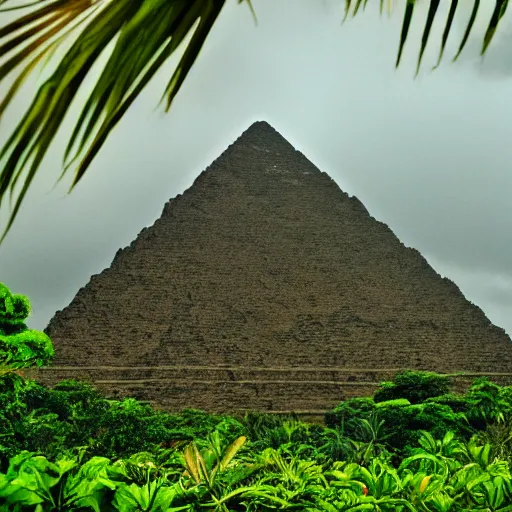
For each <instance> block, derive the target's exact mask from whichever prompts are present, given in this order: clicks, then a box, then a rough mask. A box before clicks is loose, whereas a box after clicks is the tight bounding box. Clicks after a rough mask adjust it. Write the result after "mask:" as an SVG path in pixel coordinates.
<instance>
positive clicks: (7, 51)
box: [0, 0, 254, 241]
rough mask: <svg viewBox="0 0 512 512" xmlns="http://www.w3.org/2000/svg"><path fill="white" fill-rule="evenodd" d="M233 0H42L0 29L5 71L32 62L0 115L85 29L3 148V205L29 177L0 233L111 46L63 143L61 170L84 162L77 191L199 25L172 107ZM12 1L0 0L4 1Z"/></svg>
mask: <svg viewBox="0 0 512 512" xmlns="http://www.w3.org/2000/svg"><path fill="white" fill-rule="evenodd" d="M225 1H226V0H41V1H36V2H32V3H31V4H27V5H28V6H29V7H30V8H31V9H32V12H30V13H29V14H26V15H22V16H20V17H19V18H18V19H16V20H15V21H13V22H11V23H9V24H7V25H6V26H5V27H2V28H1V29H0V57H2V58H6V60H5V62H3V63H2V65H1V66H0V80H1V79H4V78H5V77H6V76H8V75H10V74H11V73H12V72H13V71H14V70H16V68H18V66H19V65H20V64H22V63H26V65H25V67H24V68H23V69H22V70H21V71H20V72H19V73H18V75H17V76H16V77H15V79H14V81H13V85H12V86H11V87H10V89H9V91H8V93H7V95H6V97H5V98H3V99H2V101H1V103H0V117H1V115H2V113H3V112H4V111H5V110H6V108H7V107H8V106H9V104H10V103H11V102H12V100H13V98H14V97H15V96H16V93H17V92H18V90H19V88H20V87H21V85H22V84H23V83H24V81H25V80H26V78H27V77H28V76H29V75H30V73H31V72H32V71H33V70H34V69H35V68H36V67H37V65H38V64H39V63H40V61H41V60H42V58H43V57H47V56H48V55H49V54H50V52H53V51H54V50H55V49H56V47H57V46H59V45H60V44H61V43H62V42H63V41H64V40H65V39H67V40H69V37H68V36H69V35H70V32H71V31H76V29H78V28H82V30H81V31H80V32H79V33H78V34H77V37H76V38H75V40H74V42H73V43H72V45H71V47H70V48H69V50H68V51H67V52H66V54H65V55H64V57H63V58H62V60H61V61H60V63H59V64H58V65H57V67H56V69H55V71H54V72H53V74H52V75H51V76H50V78H48V80H46V81H45V82H44V83H43V84H42V85H41V86H40V88H39V90H38V92H37V94H36V97H35V98H34V100H33V102H32V104H31V105H30V107H29V108H28V110H27V112H26V114H25V115H24V117H23V118H22V119H21V121H20V123H19V124H18V126H17V127H16V128H15V129H14V131H13V133H12V134H11V136H10V137H9V139H8V140H7V142H6V144H5V146H4V147H3V148H2V150H1V152H0V162H1V164H2V170H1V173H0V206H1V205H2V203H3V201H5V200H6V197H7V195H8V193H10V198H11V199H12V196H13V194H14V189H15V186H16V185H17V183H18V182H19V181H23V184H22V188H21V191H20V192H19V193H18V195H17V198H16V202H15V205H14V209H13V211H12V213H11V216H10V219H9V221H8V224H7V228H6V230H5V232H4V233H3V236H2V238H1V240H0V241H2V240H3V239H4V238H5V235H6V234H7V232H8V231H9V229H10V228H11V226H12V223H13V221H14V219H15V217H16V215H17V213H18V210H19V208H20V206H21V203H22V201H23V199H24V197H25V194H26V192H27V190H28V187H29V186H30V184H31V182H32V180H33V178H34V176H35V174H36V171H37V169H38V168H39V166H40V164H41V161H42V160H43V158H44V156H45V155H46V153H47V151H48V148H49V146H50V144H51V143H52V141H53V139H54V137H55V135H56V133H57V131H58V129H59V128H60V126H61V124H62V121H63V119H64V117H65V116H66V114H67V112H68V110H69V107H70V104H71V103H72V102H73V100H74V99H75V97H76V95H77V92H78V90H79V89H80V88H81V86H82V85H83V82H84V80H85V78H86V76H87V75H88V74H89V72H90V70H91V68H92V67H93V65H94V64H95V63H96V62H97V61H98V59H99V57H100V55H102V54H104V53H105V51H106V50H107V47H109V48H110V47H111V45H112V44H113V45H114V46H113V49H111V50H110V56H109V58H108V60H107V62H106V64H105V66H104V68H103V72H102V73H101V75H100V77H99V79H98V80H97V82H96V85H95V86H94V88H93V91H92V92H91V94H90V95H89V97H88V99H87V100H86V103H85V105H84V107H83V110H82V112H81V114H80V116H79V119H78V122H77V123H76V125H75V127H74V129H73V132H72V134H71V137H70V140H69V143H68V145H67V148H66V151H65V155H64V171H63V173H62V175H61V178H62V177H63V176H64V174H65V173H66V172H67V171H68V170H69V168H70V166H71V165H72V164H74V163H75V162H76V161H78V162H79V163H78V165H77V168H76V171H75V177H74V180H73V182H72V184H71V188H70V191H71V190H72V189H73V188H74V186H75V185H76V184H77V183H78V182H79V181H80V179H81V178H82V177H83V175H84V173H85V172H86V170H87V168H88V167H89V165H90V163H91V162H92V160H93V158H94V157H95V156H96V154H97V153H98V151H99V150H100V148H101V147H102V145H103V144H104V142H105V141H106V139H107V137H108V136H109V135H110V133H111V132H112V130H113V129H114V127H115V126H116V124H117V123H118V122H119V120H120V119H121V118H122V116H123V115H124V113H125V112H126V110H127V109H128V107H129V106H130V105H131V104H132V103H133V101H134V100H135V99H136V97H137V96H138V95H139V94H140V92H141V91H142V89H143V88H144V87H145V86H146V85H147V83H148V82H149V80H150V79H151V78H152V77H153V76H154V75H155V73H156V72H157V71H158V70H159V69H160V68H161V67H162V65H163V64H164V63H165V62H166V61H167V60H168V59H169V58H170V57H171V56H172V55H173V54H174V52H175V51H176V50H177V49H178V47H179V46H180V45H181V43H183V41H184V40H185V38H186V37H188V36H189V34H190V33H192V37H191V39H190V41H189V43H188V45H187V47H186V49H185V52H184V54H183V56H182V58H181V60H180V61H179V63H178V65H177V67H176V69H175V70H174V73H173V74H172V75H171V79H170V81H169V83H168V85H167V87H166V88H165V91H164V97H165V99H166V108H167V110H168V109H169V108H170V105H171V103H172V101H173V99H174V98H175V97H176V94H177V93H178V92H179V90H180V88H181V85H182V84H183V81H184V80H185V78H186V76H187V74H188V72H189V71H190V69H191V67H192V65H193V64H194V62H195V60H196V58H197V56H198V55H199V52H200V51H201V48H202V46H203V44H204V41H205V40H206V37H207V36H208V34H209V32H210V30H211V28H212V26H213V24H214V23H215V21H216V19H217V17H218V15H219V13H220V11H221V9H222V7H223V6H224V3H225ZM241 1H242V0H239V3H240V2H241ZM8 2H9V0H0V6H3V5H5V4H6V3H8ZM246 2H247V0H246ZM248 4H249V6H250V7H251V9H252V6H251V5H250V2H248ZM11 9H13V8H11ZM5 10H7V9H3V11H5ZM253 14H254V13H253ZM86 23H87V24H86ZM84 25H85V26H84ZM64 35H65V36H66V37H63V36H64ZM75 146H76V148H75ZM73 150H75V151H74V152H73ZM22 176H23V180H21V178H22Z"/></svg>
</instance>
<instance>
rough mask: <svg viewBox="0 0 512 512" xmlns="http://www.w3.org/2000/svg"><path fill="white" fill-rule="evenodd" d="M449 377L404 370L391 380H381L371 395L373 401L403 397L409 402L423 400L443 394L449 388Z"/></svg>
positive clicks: (415, 402) (420, 401)
mask: <svg viewBox="0 0 512 512" xmlns="http://www.w3.org/2000/svg"><path fill="white" fill-rule="evenodd" d="M450 385H451V381H450V378H449V377H447V376H444V375H439V374H437V373H433V372H422V371H404V372H400V373H398V374H397V375H396V376H395V378H394V380H393V381H392V382H382V383H381V384H380V386H379V387H380V389H378V390H377V391H376V393H375V395H374V397H373V399H374V400H375V402H386V401H389V400H396V399H399V398H405V399H407V400H409V402H411V404H418V403H422V402H424V401H425V400H426V399H427V398H432V397H436V396H440V395H445V394H447V393H448V392H449V390H450Z"/></svg>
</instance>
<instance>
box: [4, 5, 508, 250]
mask: <svg viewBox="0 0 512 512" xmlns="http://www.w3.org/2000/svg"><path fill="white" fill-rule="evenodd" d="M244 1H245V3H246V4H247V5H248V6H249V7H250V8H251V11H252V5H251V0H237V2H238V3H239V4H241V3H243V2H244ZM447 1H448V0H447ZM449 1H450V2H451V3H450V10H449V14H448V17H447V19H446V24H445V29H444V33H443V36H442V42H441V51H440V54H439V61H438V64H439V62H440V61H441V59H442V56H443V52H444V49H445V45H446V42H447V40H448V35H449V33H450V29H451V26H452V22H453V19H454V16H455V12H456V9H457V5H458V0H449ZM466 1H468V0H466ZM14 3H16V0H0V12H8V11H9V12H12V11H14V10H21V11H22V12H24V14H22V15H20V17H18V18H17V19H16V20H15V21H12V22H10V23H8V24H7V25H6V26H3V27H2V24H1V23H0V58H1V59H2V64H1V65H0V81H1V80H4V79H5V78H6V77H7V76H10V75H11V74H12V73H15V76H14V79H13V81H12V85H11V87H10V89H9V90H8V92H7V95H6V96H5V97H4V98H3V99H1V102H0V120H1V118H2V115H3V113H4V112H5V109H6V108H7V107H8V106H9V104H10V103H11V101H12V100H13V98H14V97H15V95H16V93H17V91H18V89H19V88H20V86H21V85H22V84H23V82H24V81H25V80H26V79H27V77H28V76H29V75H30V74H31V73H32V72H33V71H34V70H35V69H36V68H37V66H38V65H40V64H41V63H42V61H43V59H46V60H48V59H49V58H50V57H51V56H52V55H53V53H54V52H55V50H56V49H57V48H58V47H59V46H60V45H62V44H63V43H64V42H66V41H70V38H71V37H73V36H75V37H74V39H71V41H72V44H71V46H70V48H69V49H68V51H67V52H66V53H65V55H64V56H63V57H62V59H61V61H60V62H59V64H58V65H57V66H56V69H55V71H54V72H53V74H52V75H51V76H50V78H48V79H47V80H46V81H45V82H44V83H43V84H42V85H41V86H40V87H39V90H38V91H37V93H36V95H35V98H34V100H33V102H32V104H31V105H30V106H29V108H28V109H27V112H26V113H25V115H24V116H23V118H22V119H21V121H20V122H19V124H18V126H16V128H15V129H14V131H13V133H12V134H11V136H10V137H9V139H8V140H7V142H6V144H5V146H4V147H3V148H2V150H1V151H0V165H1V167H0V169H1V171H0V207H1V206H2V205H3V204H5V202H6V198H7V195H8V193H9V196H10V202H11V201H12V199H13V195H14V192H15V187H16V185H17V184H18V182H19V184H20V185H21V190H20V191H19V193H18V194H17V198H16V202H15V204H14V208H13V209H12V213H11V215H10V218H9V221H8V224H7V227H6V229H5V231H4V233H3V236H2V238H1V239H0V243H1V242H2V241H3V240H4V238H5V236H6V234H7V233H8V231H9V230H10V228H11V226H12V223H13V221H14V219H15V217H16V215H17V213H18V211H19V208H20V206H21V204H22V201H23V198H24V197H25V194H26V192H27V190H28V188H29V186H30V184H31V183H32V180H33V179H34V177H35V175H36V172H37V170H38V169H39V166H40V164H41V161H42V160H43V158H44V156H45V154H46V152H47V150H48V148H49V146H50V145H51V143H52V141H53V139H54V138H55V136H56V134H57V131H58V129H59V127H60V125H61V123H62V121H63V119H64V117H65V115H66V113H67V112H68V109H69V106H70V104H71V102H72V101H73V99H74V98H75V96H76V95H77V92H78V90H79V89H80V87H81V86H82V84H83V82H84V79H85V78H86V76H87V75H88V73H89V72H90V70H91V68H92V67H93V65H94V64H95V63H96V62H97V60H98V58H99V57H100V55H103V54H105V53H107V52H108V60H107V62H106V64H105V65H104V67H103V71H102V72H101V74H100V76H99V77H98V79H97V81H96V84H95V85H94V88H93V90H92V92H91V94H90V95H89V97H88V99H87V100H86V102H85V105H84V107H83V110H82V112H81V114H80V116H79V118H78V120H77V123H76V125H75V127H74V129H73V132H72V133H71V136H70V139H69V142H68V145H67V147H66V150H65V153H64V160H63V167H64V170H63V172H62V174H61V177H60V178H59V180H60V179H62V177H63V176H64V175H65V174H66V172H67V171H68V170H69V168H70V167H71V166H72V165H73V164H76V170H75V177H74V179H73V182H72V184H71V187H70V190H69V191H70V192H71V190H72V189H73V188H74V186H75V185H76V184H77V183H78V182H79V181H80V179H81V178H82V177H83V176H84V174H85V172H86V171H87V169H88V168H89V165H90V164H91V162H92V160H93V159H94V157H95V156H96V155H97V153H98V151H99V150H100V149H101V147H102V146H103V144H104V143H105V141H106V140H107V138H108V136H109V134H110V133H111V131H112V130H113V128H114V127H115V126H116V124H117V123H118V122H119V121H120V120H121V118H122V117H123V115H124V114H125V112H126V111H127V109H128V108H129V107H130V105H131V104H132V103H133V101H134V100H135V99H136V98H137V96H138V95H139V94H140V92H141V91H142V89H144V87H145V86H146V85H147V84H148V82H149V80H150V79H151V78H152V77H153V76H154V75H155V73H156V72H157V71H158V70H159V69H160V68H161V67H162V66H163V65H164V64H165V63H166V61H168V59H169V58H170V57H171V56H172V55H173V53H174V52H175V51H176V50H177V49H178V47H180V45H181V44H182V43H184V42H185V41H186V39H187V37H189V36H191V37H190V39H189V40H188V42H186V48H185V50H184V53H183V55H182V57H181V59H180V61H179V63H178V65H177V67H176V68H175V69H174V72H173V73H172V75H171V78H170V80H169V82H168V84H167V86H166V88H165V90H164V94H163V96H162V100H164V99H165V100H166V111H168V110H169V108H170V106H171V103H172V101H173V99H174V98H175V96H176V94H177V93H178V91H179V90H180V88H181V86H182V84H183V82H184V80H185V78H186V76H187V74H188V72H189V71H190V69H191V67H192V65H193V64H194V62H195V60H196V58H197V56H198V55H199V52H200V50H201V48H202V46H203V44H204V42H205V40H206V38H207V36H208V34H209V33H210V30H211V28H212V27H213V25H214V23H215V21H216V20H217V17H218V16H219V14H220V12H221V10H222V8H223V6H224V4H225V3H226V0H32V1H30V0H28V1H27V3H24V4H22V5H21V6H20V5H13V4H14ZM367 4H368V0H345V16H348V15H349V14H352V15H356V14H357V13H358V12H360V11H362V10H364V8H365V7H366V6H367ZM385 4H387V6H388V10H390V9H391V0H380V10H381V13H382V10H383V8H384V6H385ZM415 4H416V0H406V7H405V12H404V19H403V25H402V31H401V35H400V41H399V50H398V58H397V61H396V66H397V67H398V65H399V64H400V58H401V55H402V51H403V48H404V45H405V41H406V39H407V35H408V31H409V27H410V23H411V19H412V15H413V12H414V8H415ZM439 4H440V0H430V4H429V10H428V14H427V19H426V22H425V28H424V31H423V36H422V40H421V48H420V54H419V58H418V66H417V70H416V71H417V72H418V71H419V68H420V65H421V59H422V56H423V52H424V50H425V47H426V45H427V42H428V38H429V34H430V31H431V28H432V25H433V22H434V20H435V17H436V15H437V13H438V7H439ZM507 5H508V0H495V9H494V13H493V15H492V17H491V20H490V22H489V27H488V29H487V32H486V33H485V36H484V41H483V46H482V54H483V53H484V52H485V50H486V49H487V47H488V45H489V43H490V41H491V39H492V37H493V35H494V32H495V31H496V27H497V26H498V23H499V21H500V19H501V18H502V17H503V15H504V14H505V10H506V8H507ZM479 6H480V0H473V10H472V13H471V16H470V18H469V20H468V23H467V28H466V31H465V33H464V36H463V39H462V41H461V43H460V47H459V50H458V52H457V54H456V56H455V58H454V60H455V59H457V57H458V56H459V55H460V52H461V51H462V49H463V48H464V46H465V44H466V41H467V40H468V37H469V34H470V32H471V28H472V27H473V23H474V21H475V18H476V15H477V12H478V9H479ZM253 14H254V11H253ZM22 65H24V66H23V67H20V66H22ZM11 206H12V202H11Z"/></svg>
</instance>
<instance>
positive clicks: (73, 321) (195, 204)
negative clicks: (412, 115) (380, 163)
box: [34, 122, 512, 415]
mask: <svg viewBox="0 0 512 512" xmlns="http://www.w3.org/2000/svg"><path fill="white" fill-rule="evenodd" d="M46 333H47V334H48V335H49V336H50V337H51V339H52V341H53V344H54V347H55V351H56V357H55V360H54V363H53V364H52V366H50V367H48V368H47V369H41V370H39V371H38V372H35V374H34V375H35V376H36V378H37V379H38V380H40V381H41V382H45V383H47V384H50V385H51V384H54V383H55V382H57V381H58V380H61V379H63V378H83V379H89V380H92V381H93V382H94V383H95V384H96V385H97V386H98V387H99V388H102V389H104V390H105V391H107V392H108V393H109V394H110V395H111V396H113V397H121V396H133V397H135V398H138V399H143V400H146V401H149V402H152V403H153V404H154V405H155V406H157V407H162V408H164V409H167V410H179V409H181V408H184V407H195V408H202V409H205V410H208V411H231V412H233V411H243V410H246V409H260V410H264V411H270V412H281V413H283V412H288V411H296V412H298V413H299V414H304V415H307V414H311V415H314V414H320V413H321V412H322V411H324V410H326V409H328V408H330V407H332V406H334V405H335V404H337V403H338V402H340V401H341V400H342V399H344V398H348V397H351V396H364V395H371V394H372V393H373V392H374V390H375V389H376V386H377V384H378V382H380V381H382V380H385V379H388V378H391V377H392V376H393V375H394V374H395V373H396V371H398V370H400V369H423V370H432V371H437V372H454V371H466V372H468V374H469V375H472V376H475V375H477V374H479V373H484V374H493V375H494V376H495V377H496V376H498V377H499V375H498V374H500V373H501V374H502V375H501V377H502V378H503V379H504V380H505V382H504V383H511V382H512V381H511V378H512V343H511V340H510V338H509V337H508V336H507V335H506V334H505V332H504V331H503V330H502V329H500V328H498V327H495V326H494V325H492V324H491V322H490V321H489V320H488V319H487V318H486V316H485V315H484V313H483V312H482V311H481V310H480V309H479V308H478V307H477V306H475V305H473V304H471V303H470V302H468V301H467V300H466V299H465V297H464V296H463V295H462V293H461V292H460V291H459V289H458V288H457V286H456V285H455V284H454V283H452V282H451V281H449V280H448V279H443V278H441V276H439V275H438V274H437V273H436V272H435V271H434V270H433V269H432V268H431V267H430V265H429V264H428V263H427V261H426V260H425V259H424V258H423V257H422V256H421V255H420V254H419V252H418V251H416V250H414V249H410V248H407V247H405V246H404V245H403V244H402V243H401V242H400V240H398V238H397V237H396V236H395V235H394V234H393V232H392V231H391V230H390V229H389V228H388V227H387V226H386V225H385V224H383V223H381V222H378V221H377V220H375V219H374V218H373V217H372V216H370V215H369V213H368V211H367V210H366V209H365V207H364V206H363V205H362V204H361V202H360V201H359V200H358V199H357V198H355V197H349V196H348V195H347V194H345V193H344V192H342V191H341V190H340V189H339V187H338V186H337V185H336V183H335V182H334V181H333V180H332V179H331V178H330V177H329V176H328V175H327V174H325V173H322V172H320V171H319V170H318V169H317V168H316V167H315V166H314V165H313V164H312V163H311V162H309V161H308V160H307V158H305V157H304V155H302V154H301V153H300V152H298V151H296V150H295V149H294V148H293V147H292V146H291V145H290V144H289V143H288V142H287V141H286V140H285V139H284V138H283V137H282V136H281V135H279V134H278V133H277V132H276V131H275V130H274V129H273V128H272V127H271V126H269V125H268V124H267V123H265V122H257V123H255V124H253V125H252V126H251V127H250V128H249V129H248V130H247V131H245V132H244V133H243V134H242V136H241V137H240V138H239V139H238V140H237V141H236V142H235V143H234V144H232V145H231V146H230V147H229V148H228V149H227V150H226V151H225V152H224V153H223V154H222V155H221V156H220V157H219V158H218V159H217V160H215V161H214V162H213V163H212V165H211V166H210V167H208V168H207V169H206V171H204V172H203V173H201V174H200V175H199V177H198V178H197V179H196V180H195V182H194V184H193V185H192V186H191V187H190V188H189V189H188V190H186V191H185V193H184V194H183V195H178V196H177V197H176V198H174V199H172V200H170V201H169V202H168V203H167V204H166V205H165V207H164V209H163V212H162V215H161V217H160V218H159V219H158V220H157V221H156V222H155V224H154V225H153V226H151V227H150V228H145V229H143V230H142V231H141V232H140V233H139V235H138V236H137V238H136V240H135V241H134V242H133V243H132V244H131V245H130V246H129V247H127V248H125V249H122V250H119V251H118V252H117V254H116V255H115V258H114V260H113V262H112V264H111V266H110V268H108V269H106V270H104V271H103V272H102V273H101V274H99V275H96V276H93V277H92V278H91V280H90V282H89V283H88V284H87V285H86V286H85V287H84V288H82V289H81V290H80V291H79V292H78V293H77V295H76V297H75V298H74V300H73V301H72V302H71V304H70V305H69V306H68V307H66V308H65V309H64V310H62V311H59V312H57V313H56V315H55V316H54V318H53V319H52V320H51V322H50V323H49V325H48V327H47V329H46ZM507 374H508V375H507Z"/></svg>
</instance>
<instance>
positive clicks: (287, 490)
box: [0, 284, 512, 512]
mask: <svg viewBox="0 0 512 512" xmlns="http://www.w3.org/2000/svg"><path fill="white" fill-rule="evenodd" d="M29 312H30V304H29V301H28V299H27V298H26V297H24V296H22V295H13V294H11V293H10V291H9V290H8V288H7V287H6V286H5V285H2V284H0V364H1V365H2V367H1V368H2V370H1V372H0V511H2V512H10V511H13V512H24V511H35V512H50V511H80V512H85V511H89V510H94V511H96V512H100V511H123V512H132V511H155V512H157V511H158V512H164V511H169V512H171V511H179V510H187V511H199V510H203V511H242V510H243V511H270V510H292V509H293V510H303V511H309V512H334V511H362V510H375V511H389V512H391V511H398V512H400V511H406V510H409V511H438V512H455V511H482V512H483V511H492V512H506V511H512V478H511V474H510V465H511V463H512V386H505V387H502V386H498V385H497V384H494V383H492V382H490V381H488V380H487V379H485V378H480V379H475V380H474V381H473V383H472V385H471V387H470V388H469V389H468V390H467V391H466V393H464V394H455V393H452V392H450V388H451V385H452V383H451V381H450V377H448V376H444V375H438V374H435V373H429V372H413V371H404V372H402V373H399V374H398V375H397V376H396V377H395V379H394V381H393V382H383V383H381V385H380V387H379V389H378V391H377V392H376V393H375V395H374V396H373V397H366V398H356V399H352V400H347V401H343V402H341V403H340V404H339V405H337V406H336V407H335V408H334V409H333V410H331V411H329V412H327V413H326V415H325V421H324V423H325V424H324V425H318V424H308V423H304V422H301V421H299V420H298V418H297V417H293V416H289V417H277V416H275V415H270V414H264V413H261V412H257V411H254V412H250V413H247V414H245V416H244V417H234V416H225V415H223V416H221V415H212V414H207V413H206V412H202V411H196V410H184V411H181V412H180V413H172V414H170V413H166V412H163V411H161V410H154V409H152V408H151V407H150V406H148V405H143V404H140V403H138V402H137V401H136V400H135V399H133V398H126V399H124V400H121V401H119V400H109V399H107V398H105V396H104V395H102V393H100V392H99V391H98V390H96V389H95V388H94V387H93V386H92V385H90V384H88V383H86V382H80V381H77V380H66V381H62V382H60V383H58V384H57V385H56V386H55V387H54V388H53V389H50V388H48V387H46V386H43V385H41V384H39V383H37V382H36V381H34V380H30V379H26V378H24V377H23V376H22V375H20V374H19V370H20V369H22V368H24V367H25V368H26V367H30V366H42V365H47V364H49V363H50V362H51V360H52V358H53V355H54V350H53V346H52V344H51V341H50V340H49V338H48V337H47V336H46V335H45V334H44V333H42V332H39V331H34V330H30V329H28V328H27V327H26V325H25V319H26V317H27V316H28V314H29Z"/></svg>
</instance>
